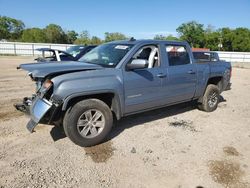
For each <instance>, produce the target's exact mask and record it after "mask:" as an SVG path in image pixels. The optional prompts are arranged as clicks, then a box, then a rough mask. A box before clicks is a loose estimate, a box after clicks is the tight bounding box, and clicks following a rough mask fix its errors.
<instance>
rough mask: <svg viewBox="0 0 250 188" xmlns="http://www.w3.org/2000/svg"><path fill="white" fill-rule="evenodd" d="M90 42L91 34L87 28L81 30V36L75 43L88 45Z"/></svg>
mask: <svg viewBox="0 0 250 188" xmlns="http://www.w3.org/2000/svg"><path fill="white" fill-rule="evenodd" d="M89 43H90V34H89V32H88V31H87V30H84V31H82V32H81V34H80V36H79V38H77V39H76V40H75V42H74V44H84V45H87V44H89Z"/></svg>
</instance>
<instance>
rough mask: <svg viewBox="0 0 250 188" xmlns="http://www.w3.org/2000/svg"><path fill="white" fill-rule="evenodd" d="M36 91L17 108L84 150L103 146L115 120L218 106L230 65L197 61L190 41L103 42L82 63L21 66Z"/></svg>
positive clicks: (32, 125) (31, 127)
mask: <svg viewBox="0 0 250 188" xmlns="http://www.w3.org/2000/svg"><path fill="white" fill-rule="evenodd" d="M18 68H20V69H24V70H26V71H28V75H29V76H30V77H31V79H32V80H33V81H35V82H36V86H37V91H36V93H35V94H34V95H33V96H32V97H30V98H24V101H23V103H21V104H16V105H15V106H16V108H17V109H18V110H21V111H23V112H26V113H28V114H29V115H30V121H29V122H28V124H27V128H28V130H29V131H30V132H33V131H34V129H35V127H36V125H37V124H38V123H43V124H52V125H62V126H63V128H64V131H65V133H66V135H67V136H68V138H69V139H71V140H72V141H73V142H74V143H75V144H78V145H80V146H84V147H87V146H93V145H96V144H98V143H100V142H102V141H103V140H104V139H105V137H106V136H107V135H108V134H109V132H110V131H111V128H112V125H113V119H114V118H116V119H117V120H119V119H121V118H122V117H124V116H128V115H130V114H135V113H140V112H143V111H147V110H152V109H155V108H161V107H164V106H170V105H173V104H177V103H183V102H186V101H197V106H198V108H199V109H201V110H204V111H207V112H211V111H214V110H215V109H216V108H217V105H218V102H219V95H220V93H221V92H222V91H224V90H226V89H228V88H230V85H231V84H230V77H231V65H230V63H228V62H220V63H217V62H212V63H211V62H198V61H196V60H194V58H193V54H192V51H191V49H190V46H189V45H188V43H186V42H175V41H158V40H135V39H131V40H128V41H115V42H110V43H106V44H102V45H100V46H98V47H96V48H94V49H93V50H92V51H90V52H88V53H87V54H85V55H84V56H83V57H82V58H81V59H80V61H79V62H62V63H60V64H58V63H53V62H50V63H36V64H33V63H31V64H22V65H20V66H19V67H18Z"/></svg>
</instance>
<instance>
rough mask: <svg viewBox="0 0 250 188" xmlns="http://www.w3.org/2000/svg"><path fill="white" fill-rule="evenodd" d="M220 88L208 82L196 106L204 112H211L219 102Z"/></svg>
mask: <svg viewBox="0 0 250 188" xmlns="http://www.w3.org/2000/svg"><path fill="white" fill-rule="evenodd" d="M219 95H220V90H219V88H218V86H216V85H213V84H210V85H208V86H207V88H206V91H205V93H204V96H203V97H202V101H201V103H200V104H198V108H199V109H200V110H203V111H205V112H212V111H214V110H216V109H217V106H218V103H219Z"/></svg>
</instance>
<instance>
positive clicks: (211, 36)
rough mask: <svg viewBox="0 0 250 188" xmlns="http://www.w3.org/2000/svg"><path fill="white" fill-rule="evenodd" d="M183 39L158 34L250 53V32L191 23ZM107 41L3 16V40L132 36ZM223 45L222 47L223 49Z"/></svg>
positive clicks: (161, 37) (67, 40) (0, 29)
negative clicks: (27, 25) (36, 25)
mask: <svg viewBox="0 0 250 188" xmlns="http://www.w3.org/2000/svg"><path fill="white" fill-rule="evenodd" d="M176 31H177V33H178V34H179V37H175V36H173V35H156V36H155V37H154V39H156V40H185V41H187V42H189V44H190V45H191V46H192V47H199V48H209V49H210V50H225V51H250V29H249V28H242V27H240V28H236V29H230V28H227V27H224V28H219V29H217V30H215V28H214V27H213V26H212V25H208V26H207V27H206V28H204V25H203V24H200V23H198V22H196V21H191V22H187V23H183V24H181V25H180V26H179V27H178V28H177V29H176ZM104 37H105V38H104V40H101V39H100V38H98V37H97V36H91V35H90V34H89V32H88V31H87V30H84V31H82V32H81V33H80V34H78V33H77V32H76V31H74V30H70V31H64V30H63V29H62V28H61V27H60V26H59V25H56V24H49V25H48V26H46V27H45V28H44V29H41V28H25V25H24V23H23V22H22V21H21V20H17V19H14V18H10V17H7V16H0V40H2V39H6V40H8V41H23V42H41V43H44V42H48V43H69V44H72V43H74V44H86V45H88V44H96V45H99V44H102V43H103V42H110V41H114V40H126V39H128V37H127V36H126V35H124V34H122V33H119V32H112V33H110V32H106V33H104ZM219 44H222V48H219Z"/></svg>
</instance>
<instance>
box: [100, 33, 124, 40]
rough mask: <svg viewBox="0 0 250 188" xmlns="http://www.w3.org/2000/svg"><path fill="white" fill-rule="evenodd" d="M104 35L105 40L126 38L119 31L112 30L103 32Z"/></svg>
mask: <svg viewBox="0 0 250 188" xmlns="http://www.w3.org/2000/svg"><path fill="white" fill-rule="evenodd" d="M104 35H105V42H111V41H114V40H125V39H127V38H128V37H126V36H125V35H124V34H122V33H119V32H114V33H109V32H105V33H104Z"/></svg>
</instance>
